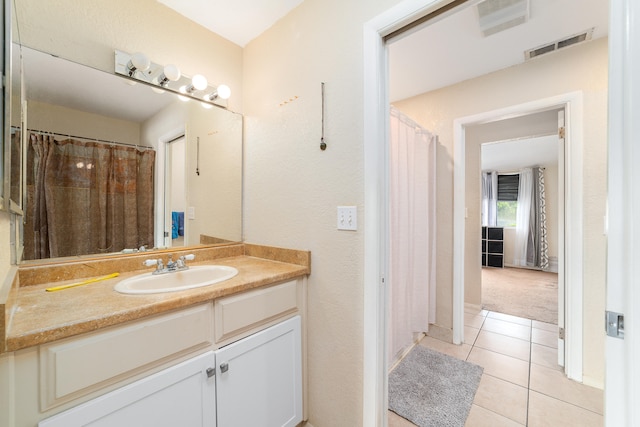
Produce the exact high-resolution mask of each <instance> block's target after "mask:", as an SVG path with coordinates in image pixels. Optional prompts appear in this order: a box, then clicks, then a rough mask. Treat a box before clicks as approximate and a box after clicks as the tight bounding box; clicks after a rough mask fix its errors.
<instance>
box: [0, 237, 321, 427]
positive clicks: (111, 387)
mask: <svg viewBox="0 0 640 427" xmlns="http://www.w3.org/2000/svg"><path fill="white" fill-rule="evenodd" d="M190 252H194V251H190ZM196 252H197V253H196V261H194V262H193V264H194V265H198V263H199V262H200V263H208V264H221V265H228V266H231V267H234V268H236V269H238V272H239V273H238V275H237V276H235V277H233V278H231V279H229V280H227V281H224V282H221V283H217V284H214V285H210V286H205V287H201V288H197V289H191V290H186V291H179V292H169V293H162V294H150V295H124V294H119V293H117V292H115V291H114V290H113V288H114V286H115V284H117V283H118V282H119V281H120V280H124V279H126V278H127V277H131V276H132V275H134V274H136V273H139V271H135V270H130V271H126V272H123V273H121V274H120V276H119V277H118V278H115V279H110V280H106V281H103V282H99V283H94V284H91V285H86V286H80V287H77V288H72V289H68V290H64V291H58V292H52V293H48V292H45V290H44V289H45V288H46V287H47V286H50V285H51V284H52V283H56V284H58V283H61V284H64V283H65V282H66V281H63V282H59V281H57V280H51V279H53V278H54V277H53V276H56V275H57V276H58V277H60V276H61V275H62V276H63V277H64V273H63V272H64V271H68V270H69V269H70V267H72V265H67V266H66V268H65V267H64V266H62V267H61V266H60V265H50V266H39V267H29V268H27V269H25V270H24V271H20V272H19V273H18V275H17V279H18V280H17V281H20V280H22V281H23V282H24V283H22V286H19V285H20V284H19V283H18V284H17V285H18V286H14V288H12V291H11V293H12V295H13V297H12V298H13V301H14V302H13V309H12V311H11V315H10V316H9V319H8V320H9V321H8V322H7V325H8V328H7V329H6V335H5V337H4V338H5V340H4V342H3V349H4V350H5V351H4V353H2V354H0V378H1V379H2V382H5V381H9V382H10V383H11V384H12V385H13V387H10V390H11V393H10V396H9V402H10V403H9V407H8V409H9V410H10V412H12V413H11V415H9V416H10V417H11V418H6V419H5V418H3V417H7V414H5V415H0V421H2V422H5V421H7V422H11V423H12V424H9V425H15V426H16V427H23V426H24V427H26V426H29V427H32V426H43V427H57V426H65V427H67V426H75V425H86V424H88V423H91V422H94V423H95V424H92V425H100V426H111V425H114V426H115V425H117V426H121V425H136V426H145V425H149V426H175V425H180V426H216V425H217V426H220V427H223V426H239V425H260V426H296V425H299V424H301V423H302V422H303V420H304V419H306V416H305V411H304V402H305V398H304V396H305V388H306V379H305V378H306V375H305V357H306V346H305V343H306V336H305V318H306V281H307V275H308V274H309V273H310V262H309V260H310V256H309V253H308V252H304V251H291V250H284V249H277V248H269V247H263V246H256V245H247V244H238V245H231V246H226V247H224V248H217V249H216V248H203V249H197V250H196ZM173 253H175V252H173ZM150 256H151V255H146V257H150ZM153 256H157V254H155V255H153ZM134 258H135V259H134V261H135V262H140V263H141V260H143V259H144V258H145V255H140V256H137V257H134ZM207 258H208V259H207ZM118 261H120V265H121V267H122V268H123V269H125V270H126V269H127V266H126V265H127V263H129V262H130V263H131V265H132V266H133V265H134V264H135V262H134V261H132V259H131V258H130V257H127V258H126V259H124V258H123V260H109V261H104V260H101V261H95V262H94V261H84V262H82V263H80V264H82V265H73V267H76V271H82V270H83V269H85V268H87V265H89V266H90V267H89V268H90V269H92V270H95V269H101V268H102V269H108V268H113V267H114V265H117V263H118ZM198 261H199V262H198ZM100 262H102V263H104V262H107V263H112V264H111V265H103V264H100ZM33 269H36V270H38V269H39V270H40V271H33ZM27 270H30V271H27ZM105 271H106V270H105ZM169 274H170V273H169ZM47 275H51V276H47ZM38 276H39V277H48V278H47V279H45V280H46V281H43V282H42V283H37V284H35V283H32V282H34V281H37V280H36V279H35V278H36V277H38ZM70 280H77V279H70ZM9 300H11V298H9ZM3 409H4V408H3ZM0 424H1V423H0Z"/></svg>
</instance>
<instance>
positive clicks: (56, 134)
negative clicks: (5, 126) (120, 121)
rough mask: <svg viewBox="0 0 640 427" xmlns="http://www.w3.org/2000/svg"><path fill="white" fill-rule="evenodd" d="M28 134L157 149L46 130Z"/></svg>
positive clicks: (34, 130)
mask: <svg viewBox="0 0 640 427" xmlns="http://www.w3.org/2000/svg"><path fill="white" fill-rule="evenodd" d="M11 127H12V128H13V129H17V130H18V129H20V128H19V127H17V126H11ZM27 131H28V132H32V133H39V134H41V135H55V136H66V137H67V138H78V139H85V140H88V141H94V142H101V143H103V144H112V145H124V146H126V147H135V148H137V149H144V150H154V149H155V148H153V147H149V146H147V145H138V144H130V143H127V142H118V141H107V140H105V139H98V138H87V137H85V136H77V135H69V134H68V133H58V132H50V131H46V130H37V129H27Z"/></svg>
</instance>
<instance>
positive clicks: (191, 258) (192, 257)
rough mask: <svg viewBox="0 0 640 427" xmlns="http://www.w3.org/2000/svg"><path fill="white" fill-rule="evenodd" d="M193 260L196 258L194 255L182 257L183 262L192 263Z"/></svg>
mask: <svg viewBox="0 0 640 427" xmlns="http://www.w3.org/2000/svg"><path fill="white" fill-rule="evenodd" d="M194 259H196V256H195V255H194V254H189V255H185V256H184V260H185V261H193V260H194Z"/></svg>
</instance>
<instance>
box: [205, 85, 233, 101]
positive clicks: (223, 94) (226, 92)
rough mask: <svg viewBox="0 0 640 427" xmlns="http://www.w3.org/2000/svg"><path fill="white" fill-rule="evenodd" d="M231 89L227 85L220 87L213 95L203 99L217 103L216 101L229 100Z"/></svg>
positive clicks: (210, 94)
mask: <svg viewBox="0 0 640 427" xmlns="http://www.w3.org/2000/svg"><path fill="white" fill-rule="evenodd" d="M230 96H231V89H229V86H227V85H220V86H218V87H217V88H216V90H215V91H213V92H212V93H209V94H206V95H205V96H204V97H203V98H204V100H205V101H215V100H216V99H218V98H220V99H229V97H230Z"/></svg>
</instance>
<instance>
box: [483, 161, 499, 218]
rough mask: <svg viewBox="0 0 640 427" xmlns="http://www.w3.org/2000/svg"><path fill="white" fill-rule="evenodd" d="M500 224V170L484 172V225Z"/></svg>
mask: <svg viewBox="0 0 640 427" xmlns="http://www.w3.org/2000/svg"><path fill="white" fill-rule="evenodd" d="M497 224H498V172H496V171H493V172H482V225H483V226H485V227H495V226H496V225H497Z"/></svg>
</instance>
